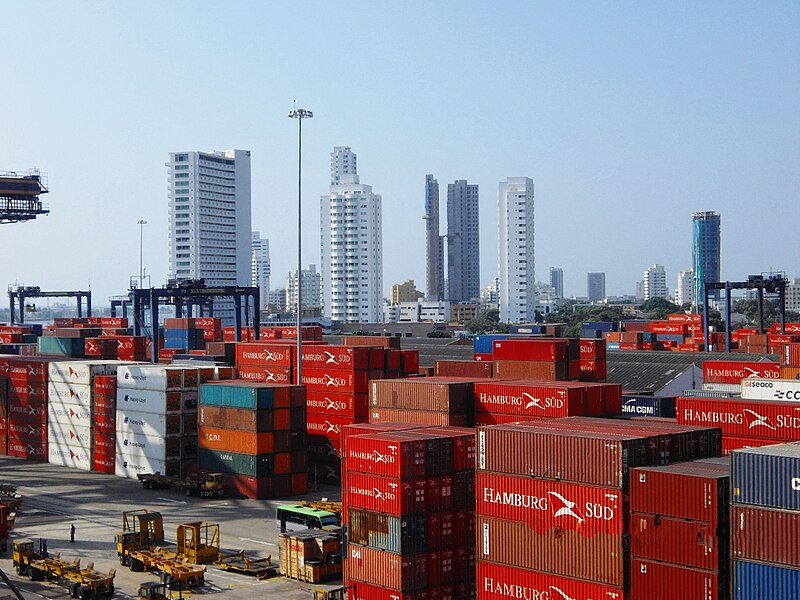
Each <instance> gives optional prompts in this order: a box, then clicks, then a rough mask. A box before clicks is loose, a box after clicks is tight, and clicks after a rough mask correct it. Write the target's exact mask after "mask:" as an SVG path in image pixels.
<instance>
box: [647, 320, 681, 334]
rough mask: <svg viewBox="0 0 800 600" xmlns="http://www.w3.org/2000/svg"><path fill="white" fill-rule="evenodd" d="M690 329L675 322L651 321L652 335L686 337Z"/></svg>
mask: <svg viewBox="0 0 800 600" xmlns="http://www.w3.org/2000/svg"><path fill="white" fill-rule="evenodd" d="M687 331H688V328H687V326H686V324H685V323H676V322H674V321H651V322H650V332H651V333H669V334H677V335H686V333H687Z"/></svg>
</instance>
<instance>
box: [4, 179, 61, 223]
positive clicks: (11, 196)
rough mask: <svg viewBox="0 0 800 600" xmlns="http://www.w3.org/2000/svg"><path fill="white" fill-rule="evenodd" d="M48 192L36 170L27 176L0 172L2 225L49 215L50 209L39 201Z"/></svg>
mask: <svg viewBox="0 0 800 600" xmlns="http://www.w3.org/2000/svg"><path fill="white" fill-rule="evenodd" d="M47 192H48V190H47V188H46V187H45V186H44V185H43V184H42V177H41V175H40V173H39V172H38V171H36V170H31V171H29V172H28V173H27V174H25V175H22V174H20V173H15V172H14V171H0V223H17V222H20V221H29V220H31V219H35V218H36V217H38V216H39V215H46V214H48V213H49V212H50V210H49V208H47V206H46V205H45V204H43V203H42V201H41V200H39V196H40V195H41V194H46V193H47Z"/></svg>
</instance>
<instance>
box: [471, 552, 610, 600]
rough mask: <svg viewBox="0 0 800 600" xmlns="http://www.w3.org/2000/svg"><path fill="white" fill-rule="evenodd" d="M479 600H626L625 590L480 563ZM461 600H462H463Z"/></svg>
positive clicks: (478, 574)
mask: <svg viewBox="0 0 800 600" xmlns="http://www.w3.org/2000/svg"><path fill="white" fill-rule="evenodd" d="M477 592H478V595H477V598H478V600H508V599H509V598H531V599H534V598H540V599H542V600H556V599H558V600H562V598H569V600H624V598H625V593H624V591H623V589H622V588H621V587H615V586H609V585H602V584H600V583H594V582H592V581H583V580H580V579H571V578H568V577H563V576H559V575H551V574H549V573H542V572H538V571H533V570H530V569H521V568H516V567H510V566H506V565H499V564H494V563H491V562H487V561H478V568H477ZM459 600H460V599H459Z"/></svg>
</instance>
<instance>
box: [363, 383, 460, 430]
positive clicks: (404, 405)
mask: <svg viewBox="0 0 800 600" xmlns="http://www.w3.org/2000/svg"><path fill="white" fill-rule="evenodd" d="M472 397H473V383H472V382H471V381H465V380H463V379H448V378H444V377H422V378H409V379H382V380H375V381H371V382H370V395H369V405H370V411H369V420H370V422H371V423H380V422H396V421H401V422H407V423H417V424H419V425H455V426H459V427H472V426H473V424H474V411H473V405H474V403H473V401H472Z"/></svg>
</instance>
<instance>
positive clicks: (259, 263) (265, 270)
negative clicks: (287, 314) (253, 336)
mask: <svg viewBox="0 0 800 600" xmlns="http://www.w3.org/2000/svg"><path fill="white" fill-rule="evenodd" d="M271 270H272V267H271V264H270V260H269V240H262V239H261V233H259V232H258V231H254V232H253V255H252V283H251V284H250V285H252V286H253V287H257V288H258V289H259V295H260V297H261V308H264V307H265V306H266V305H267V304H269V276H270V274H271Z"/></svg>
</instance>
